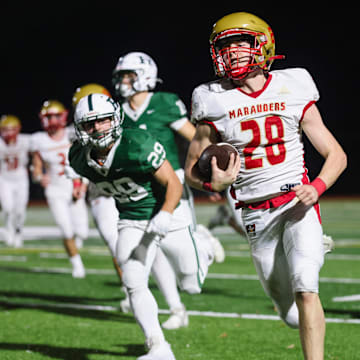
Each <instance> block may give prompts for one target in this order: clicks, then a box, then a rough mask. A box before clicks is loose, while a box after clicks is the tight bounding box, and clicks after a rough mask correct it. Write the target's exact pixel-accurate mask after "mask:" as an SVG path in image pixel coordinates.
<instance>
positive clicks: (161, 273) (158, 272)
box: [151, 249, 182, 310]
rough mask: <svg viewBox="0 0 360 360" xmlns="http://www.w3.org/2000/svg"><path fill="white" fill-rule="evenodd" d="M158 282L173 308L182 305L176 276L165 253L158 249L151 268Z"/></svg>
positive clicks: (167, 301)
mask: <svg viewBox="0 0 360 360" xmlns="http://www.w3.org/2000/svg"><path fill="white" fill-rule="evenodd" d="M151 273H152V275H153V277H154V279H155V281H156V284H157V286H158V288H159V290H160V291H161V293H162V294H163V295H164V298H165V301H166V303H167V304H168V306H169V308H170V309H171V310H173V309H179V308H181V307H182V303H181V299H180V294H179V291H178V288H177V283H176V276H175V272H174V270H173V268H172V267H171V265H170V263H169V261H168V260H167V258H166V256H165V255H164V253H163V252H162V251H161V250H160V249H158V250H157V253H156V257H155V260H154V263H153V266H152V268H151Z"/></svg>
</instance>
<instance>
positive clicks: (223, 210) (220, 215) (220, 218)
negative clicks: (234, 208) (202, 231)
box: [208, 205, 231, 230]
mask: <svg viewBox="0 0 360 360" xmlns="http://www.w3.org/2000/svg"><path fill="white" fill-rule="evenodd" d="M230 217H231V215H230V211H229V209H228V208H227V207H226V205H220V206H219V207H218V209H217V210H216V213H215V215H214V216H213V217H212V218H211V219H210V221H209V225H208V228H209V229H210V230H211V229H214V228H215V227H217V226H222V225H227V224H228V222H229V219H230Z"/></svg>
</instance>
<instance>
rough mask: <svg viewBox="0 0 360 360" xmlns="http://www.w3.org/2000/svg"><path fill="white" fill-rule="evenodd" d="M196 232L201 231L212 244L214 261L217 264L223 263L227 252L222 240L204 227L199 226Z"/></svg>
mask: <svg viewBox="0 0 360 360" xmlns="http://www.w3.org/2000/svg"><path fill="white" fill-rule="evenodd" d="M196 230H197V231H199V232H200V233H201V234H202V235H204V236H205V237H206V238H208V239H209V240H210V242H211V246H212V248H213V252H214V260H215V262H217V263H222V262H224V260H225V250H224V248H223V246H222V245H221V242H220V240H219V239H218V238H217V237H215V236H214V235H213V234H212V233H211V232H210V230H209V229H207V228H206V227H205V226H204V225H202V224H198V225H197V226H196Z"/></svg>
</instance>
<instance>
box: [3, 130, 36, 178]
mask: <svg viewBox="0 0 360 360" xmlns="http://www.w3.org/2000/svg"><path fill="white" fill-rule="evenodd" d="M29 151H30V135H28V134H19V135H18V136H17V139H16V143H14V144H6V142H5V141H4V140H3V139H2V138H1V137H0V176H1V178H3V179H5V180H10V181H21V180H23V179H27V178H28V171H27V165H28V162H29Z"/></svg>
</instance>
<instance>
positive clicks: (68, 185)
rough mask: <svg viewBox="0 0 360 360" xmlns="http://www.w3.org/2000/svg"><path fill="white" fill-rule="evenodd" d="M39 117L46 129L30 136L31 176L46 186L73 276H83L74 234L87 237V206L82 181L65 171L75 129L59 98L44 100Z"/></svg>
mask: <svg viewBox="0 0 360 360" xmlns="http://www.w3.org/2000/svg"><path fill="white" fill-rule="evenodd" d="M39 116H40V120H41V124H42V127H43V129H44V131H38V132H35V133H34V134H32V136H31V152H32V166H31V171H32V179H33V181H34V182H37V183H40V185H41V186H42V187H43V188H44V193H45V197H46V200H47V203H48V206H49V209H50V211H51V213H52V215H53V217H54V220H55V222H56V224H57V225H58V226H59V228H60V230H61V233H62V236H63V239H64V246H65V250H66V252H67V254H68V255H69V259H70V263H71V265H72V276H73V277H74V278H83V277H85V268H84V265H83V262H82V259H81V256H80V254H79V252H78V248H77V246H76V242H75V237H76V236H77V237H79V238H80V239H82V240H84V239H86V238H87V236H88V231H89V228H88V226H89V225H88V212H87V206H86V202H85V197H84V191H83V190H84V189H82V188H83V186H82V184H81V183H79V182H78V180H76V181H73V180H71V179H69V178H68V177H67V176H66V174H65V168H66V167H67V166H68V152H69V149H70V146H71V140H72V139H74V137H75V133H74V129H73V127H71V126H68V127H67V126H66V125H67V116H68V110H67V109H66V108H65V107H64V105H63V104H62V103H61V102H59V101H57V100H47V101H45V102H44V103H43V105H42V107H41V110H40V113H39ZM79 190H80V191H79Z"/></svg>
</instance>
